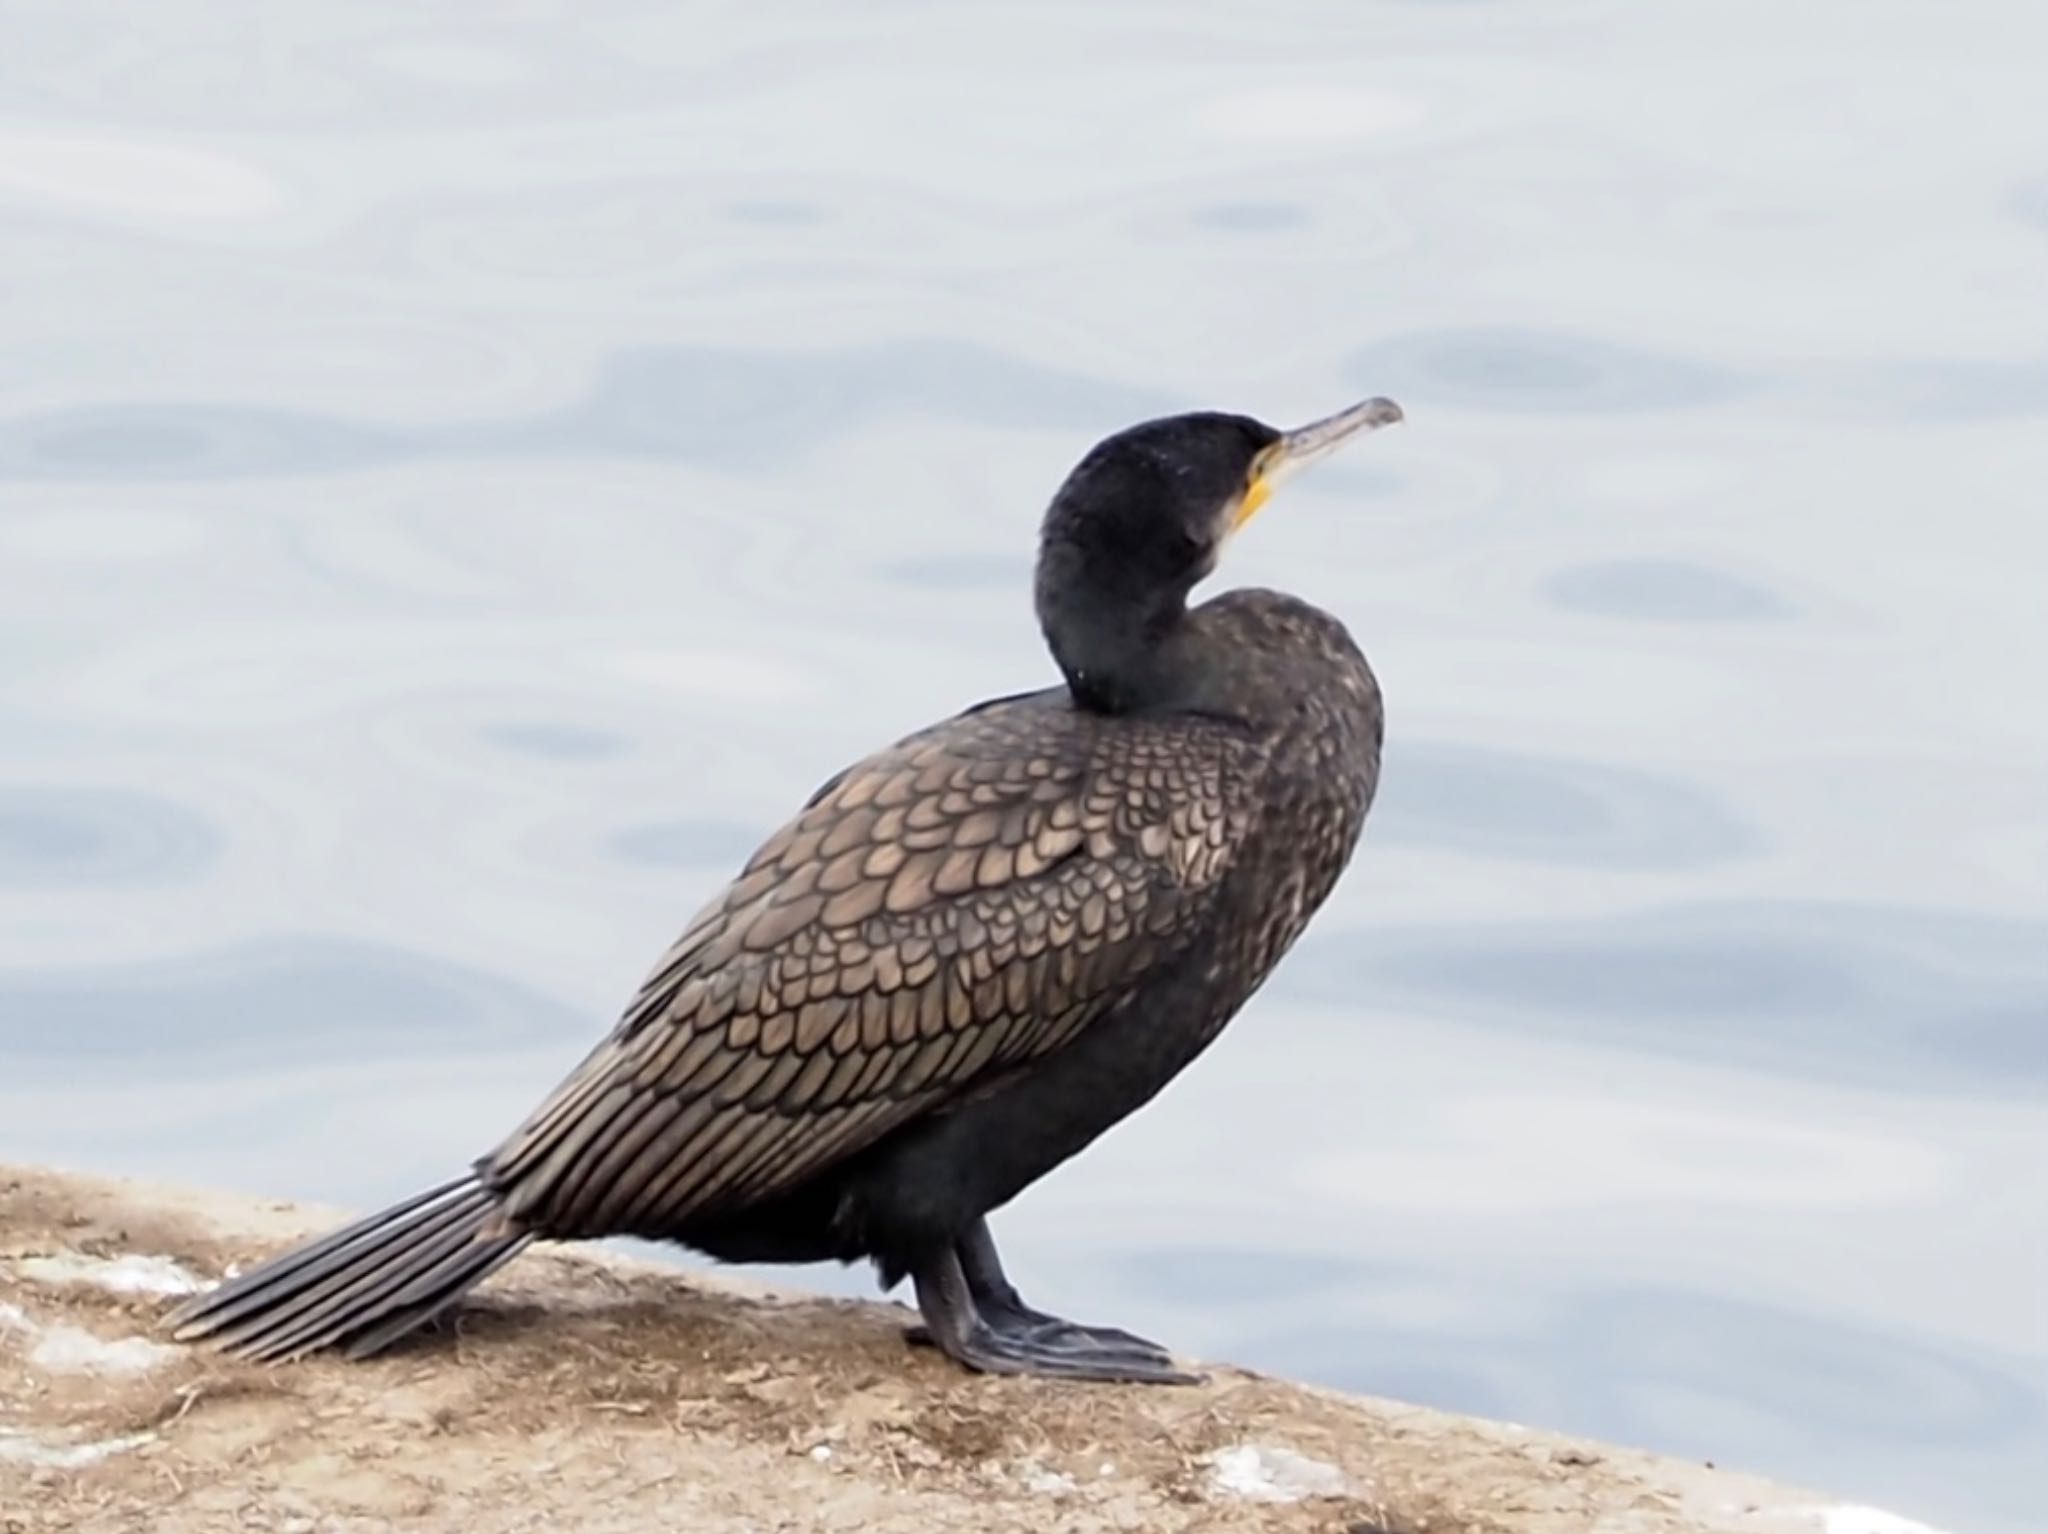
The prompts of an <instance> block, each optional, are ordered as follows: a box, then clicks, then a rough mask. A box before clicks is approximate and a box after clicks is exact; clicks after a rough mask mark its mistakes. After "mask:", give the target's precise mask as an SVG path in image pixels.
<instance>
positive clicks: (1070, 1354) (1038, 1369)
mask: <svg viewBox="0 0 2048 1534" xmlns="http://www.w3.org/2000/svg"><path fill="white" fill-rule="evenodd" d="M982 1234H983V1240H984V1242H985V1243H986V1245H987V1252H988V1255H989V1256H990V1257H993V1255H994V1251H995V1247H994V1244H993V1243H992V1242H987V1241H986V1227H983V1228H982ZM965 1244H966V1243H962V1245H965ZM910 1276H911V1282H912V1283H913V1284H914V1285H915V1287H916V1290H917V1308H918V1310H919V1311H920V1312H921V1313H922V1314H923V1316H924V1322H925V1340H928V1341H930V1342H931V1343H933V1344H934V1345H935V1346H937V1347H938V1349H939V1350H940V1351H941V1352H943V1353H945V1354H946V1356H947V1357H949V1358H952V1359H954V1360H956V1361H957V1362H959V1363H962V1364H965V1365H966V1366H967V1367H968V1368H970V1369H979V1370H981V1371H983V1372H985V1373H989V1374H1042V1375H1050V1376H1053V1377H1055V1378H1060V1379H1084V1380H1118V1381H1133V1382H1143V1383H1147V1384H1159V1385H1191V1384H1195V1383H1198V1382H1199V1380H1200V1378H1201V1376H1199V1375H1194V1374H1188V1373H1185V1372H1183V1371H1181V1370H1179V1369H1176V1368H1174V1367H1173V1364H1172V1362H1171V1360H1170V1359H1169V1358H1168V1357H1167V1355H1166V1352H1165V1350H1164V1349H1162V1348H1158V1347H1155V1346H1154V1345H1152V1344H1150V1343H1146V1342H1143V1341H1142V1340H1141V1339H1138V1338H1131V1337H1129V1336H1128V1334H1127V1333H1120V1332H1119V1333H1107V1332H1104V1333H1097V1332H1093V1331H1090V1330H1088V1329H1086V1328H1082V1327H1077V1326H1070V1325H1068V1324H1067V1323H1066V1322H1064V1321H1060V1320H1057V1319H1056V1318H1054V1317H1051V1316H1039V1315H1038V1313H1037V1312H1036V1311H1030V1310H1027V1309H1025V1308H1024V1307H1023V1305H1022V1304H1021V1302H1018V1301H1016V1299H1015V1296H1016V1291H1015V1290H1014V1289H1011V1288H1010V1287H1009V1285H1008V1284H1007V1282H1006V1281H1004V1280H1003V1279H1002V1269H1001V1267H1000V1266H997V1267H996V1268H995V1270H994V1276H995V1279H996V1280H997V1282H998V1283H1000V1284H1001V1285H1002V1288H1003V1289H1004V1290H1006V1291H1007V1293H1008V1296H1009V1299H1010V1301H1011V1303H1012V1305H1014V1307H1015V1308H1014V1309H1005V1308H1003V1307H1001V1306H1000V1305H999V1308H998V1311H997V1314H998V1315H1000V1316H1001V1317H1002V1319H1001V1320H1000V1321H997V1320H995V1319H993V1318H991V1317H990V1316H988V1315H985V1314H984V1313H983V1311H982V1309H981V1308H980V1305H979V1303H978V1302H977V1299H976V1296H975V1293H974V1285H973V1283H972V1281H970V1279H969V1278H968V1276H967V1269H966V1266H965V1264H964V1263H963V1262H962V1260H961V1249H960V1247H952V1248H948V1249H947V1250H945V1251H944V1252H941V1253H940V1254H939V1255H938V1256H937V1257H935V1258H933V1259H931V1260H930V1261H928V1262H925V1263H921V1264H919V1265H918V1266H916V1267H914V1268H912V1269H911V1274H910ZM982 1276H983V1277H987V1276H988V1275H987V1273H986V1271H985V1270H984V1271H983V1274H982ZM1024 1315H1029V1316H1032V1317H1035V1318H1036V1320H1034V1321H1025V1320H1023V1319H1022V1318H1021V1317H1022V1316H1024ZM1110 1336H1114V1337H1117V1338H1121V1339H1124V1340H1121V1341H1114V1342H1113V1341H1108V1340H1106V1338H1108V1337H1110ZM1133 1344H1136V1346H1133Z"/></svg>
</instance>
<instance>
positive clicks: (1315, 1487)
mask: <svg viewBox="0 0 2048 1534" xmlns="http://www.w3.org/2000/svg"><path fill="white" fill-rule="evenodd" d="M337 1217H338V1216H336V1215H335V1213H334V1212H332V1211H323V1210H316V1209H311V1208H306V1207H302V1206H295V1205H290V1204H279V1203H275V1202H262V1201H258V1200H253V1199H245V1198H236V1197H230V1196H226V1195H221V1194H215V1193H199V1192H193V1191H190V1190H184V1189H176V1188H164V1187H158V1186H152V1185H146V1184H142V1183H134V1182H126V1181H111V1180H108V1179H104V1178H94V1177H84V1176H77V1175H72V1174H67V1173H59V1172H53V1171H48V1170H44V1169H41V1168H34V1167H4V1166H0V1531H4V1534H28V1531H35V1534H43V1531H51V1534H54V1531H56V1530H60V1529H61V1530H78V1531H99V1530H117V1529H118V1530H126V1529H141V1528H149V1529H153V1530H157V1531H161V1534H189V1531H203V1530H215V1529H220V1530H228V1529H233V1530H268V1531H274V1534H355V1531H359V1530H360V1531H369V1530H381V1529H386V1528H394V1527H396V1528H404V1529H408V1530H421V1531H428V1534H437V1531H449V1534H453V1531H458V1530H459V1531H463V1534H495V1531H501V1530H535V1531H539V1530H555V1529H575V1530H578V1531H580V1534H627V1531H640V1530H648V1531H653V1530H664V1531H665V1530H677V1529H681V1530H689V1531H692V1534H741V1531H747V1534H769V1531H799V1530H801V1531H810V1530H841V1529H844V1530H855V1529H866V1530H872V1531H875V1534H931V1531H936V1530H950V1529H962V1530H968V1529H971V1530H975V1531H977V1534H979V1531H990V1534H999V1531H1029V1534H1050V1531H1059V1534H1069V1531H1073V1534H1090V1531H1097V1530H1145V1531H1148V1534H1150V1531H1181V1530H1188V1531H1196V1530H1200V1531H1209V1530H1216V1531H1234V1530H1247V1531H1249V1530H1261V1531H1263V1530H1303V1531H1310V1530H1313V1531H1331V1534H1411V1531H1424V1530H1426V1531H1432V1534H1438V1531H1440V1534H1453V1531H1465V1530H1469V1531H1499V1534H1508V1531H1513V1534H1565V1531H1572V1534H1584V1531H1588V1530H1596V1531H1613V1534H1880V1531H1881V1534H1931V1531H1928V1530H1925V1529H1923V1528H1922V1527H1921V1526H1919V1525H1916V1524H1912V1523H1910V1522H1908V1521H1906V1520H1903V1519H1894V1518H1891V1517H1890V1516H1889V1515H1886V1514H1882V1513H1878V1512H1875V1511H1874V1510H1871V1509H1866V1508H1857V1507H1853V1506H1846V1505H1842V1504H1839V1503H1832V1502H1829V1501H1828V1500H1827V1499H1824V1498H1821V1497H1817V1496H1813V1495H1810V1494H1805V1493H1798V1492H1790V1491H1786V1490H1784V1489H1783V1488H1780V1487H1776V1486H1772V1485H1769V1484H1767V1483H1765V1482H1763V1481H1760V1480H1757V1479H1755V1478H1752V1477H1747V1476H1741V1475H1735V1474H1730V1473H1727V1472H1724V1471H1716V1470H1709V1469H1707V1468H1704V1467H1701V1466H1695V1465H1688V1464H1681V1463H1677V1462H1674V1461H1671V1460H1668V1459H1660V1458H1658V1457H1656V1456H1653V1455H1648V1454H1643V1453H1639V1452H1636V1451H1633V1450H1627V1449H1620V1448H1614V1447H1611V1446H1608V1445H1604V1444H1590V1443H1585V1442H1580V1441H1573V1440H1566V1439H1561V1438H1557V1437H1554V1436H1551V1435H1548V1434H1544V1433H1540V1432H1535V1431H1530V1430H1524V1429H1521V1428H1516V1427H1510V1426H1507V1425H1505V1424H1498V1423H1488V1422H1480V1421H1475V1420H1472V1419H1469V1418H1461V1417H1455V1416H1450V1415H1447V1414H1445V1413H1441V1412H1434V1411H1425V1410H1422V1409H1419V1408H1416V1407H1411V1406H1402V1405H1398V1404H1396V1403H1394V1402H1390V1401H1378V1400H1369V1399H1362V1398H1357V1397H1348V1396H1341V1395H1337V1394H1335V1393H1332V1392H1328V1391H1322V1390H1314V1389H1309V1388H1307V1387H1304V1386H1300V1385H1294V1384H1289V1383H1287V1382H1285V1381H1281V1380H1274V1379H1268V1378H1264V1377H1261V1376H1259V1375H1256V1374H1251V1373H1247V1372H1244V1371H1242V1370H1237V1369H1231V1368H1216V1369H1214V1370H1213V1371H1212V1373H1211V1378H1210V1381H1209V1383H1208V1384H1206V1385H1203V1386H1199V1387H1188V1388H1174V1389H1145V1388H1115V1387H1102V1386H1075V1385H1058V1384H1049V1383H1045V1382H1041V1381H1033V1380H1007V1379H991V1378H981V1377H974V1376H969V1375H965V1374H962V1373H960V1372H959V1371H957V1370H956V1369H955V1368H953V1367H952V1366H951V1365H950V1364H947V1363H946V1362H944V1361H943V1360H941V1359H939V1358H937V1357H934V1356H933V1355H931V1354H930V1353H929V1352H927V1351H924V1350H914V1349H911V1348H909V1347H907V1346H906V1345H905V1343H904V1341H903V1337H902V1330H903V1327H904V1324H905V1321H906V1319H907V1315H906V1312H904V1311H902V1310H900V1309H896V1308H892V1307H889V1306H884V1305H876V1304H861V1303H853V1302H847V1301H838V1300H822V1299H796V1300H790V1299H776V1298H770V1297H768V1296H766V1295H765V1294H763V1293H761V1292H760V1291H756V1290H750V1289H748V1288H746V1287H744V1286H742V1285H739V1284H735V1283H732V1282H729V1281H724V1280H720V1279H717V1278H715V1277H714V1278H707V1277H705V1276H703V1275H700V1274H684V1273H681V1272H678V1271H675V1270H671V1269H666V1268H662V1267H658V1266H655V1265H652V1264H647V1263H636V1262H632V1261H627V1260H623V1259H618V1258H614V1257H610V1256H605V1255H595V1254H584V1253H579V1252H539V1253H530V1254H528V1255H527V1256H526V1257H523V1258H522V1259H521V1260H520V1261H519V1262H517V1263H515V1264H513V1265H512V1267H511V1268H509V1269H508V1270H506V1271H505V1272H504V1273H503V1274H501V1275H499V1276H498V1277H497V1278H496V1279H494V1280H492V1281H491V1282H490V1283H489V1284H487V1285H486V1286H485V1287H484V1288H483V1289H482V1290H481V1291H480V1292H479V1293H478V1295H477V1296H476V1297H475V1298H474V1299H473V1301H472V1302H471V1303H470V1304H469V1305H468V1306H466V1307H465V1308H464V1309H463V1310H461V1311H460V1312H459V1313H458V1315H457V1317H456V1319H455V1321H454V1322H453V1324H452V1325H450V1326H448V1327H446V1328H444V1329H443V1330H442V1331H440V1332H439V1333H437V1334H435V1335H431V1336H427V1337H424V1338H422V1339H420V1340H419V1341H417V1342H416V1343H414V1344H411V1345H408V1346H406V1347H404V1348H402V1349H400V1350H399V1351H397V1352H395V1353H393V1354H391V1355H389V1356H386V1357H382V1358H378V1359H375V1360H372V1361H370V1362H367V1363H348V1362H345V1361H342V1360H338V1359H333V1358H324V1357H323V1358H316V1359H312V1360H308V1361H305V1362H301V1363H297V1364H290V1365H282V1366H277V1367H263V1366H259V1365H249V1364H241V1363H236V1362H232V1361H229V1360H225V1359H222V1358H219V1357H216V1356H214V1355H211V1354H208V1353H204V1352H199V1351H194V1350H191V1349H186V1348H177V1347H172V1348H165V1347H162V1346H161V1345H160V1344H161V1342H162V1340H163V1339H162V1338H161V1337H160V1336H159V1335H158V1334H157V1328H156V1322H157V1320H158V1318H159V1317H160V1316H161V1315H162V1314H163V1313H164V1312H165V1311H166V1310H167V1309H168V1308H169V1307H170V1306H171V1305H173V1304H174V1303H176V1299H177V1297H178V1296H179V1295H180V1294H181V1293H184V1292H187V1291H189V1290H190V1288H191V1287H192V1286H193V1285H195V1284H201V1283H205V1282H210V1281H211V1280H212V1279H213V1278H214V1277H215V1276H217V1275H218V1274H219V1273H220V1272H222V1271H223V1270H224V1269H225V1268H226V1267H227V1266H228V1265H229V1264H231V1263H239V1264H247V1263H248V1262H250V1261H251V1260H252V1259H254V1258H256V1257H259V1256H261V1255H263V1254H265V1253H267V1252H269V1251H272V1250H274V1249H275V1248H277V1247H279V1246H281V1245H283V1244H285V1243H286V1242H288V1241H289V1240H290V1239H292V1238H293V1237H296V1236H299V1235H302V1234H306V1233H308V1232H310V1231H312V1230H314V1229H316V1228H320V1227H324V1226H326V1225H328V1224H330V1223H332V1222H333V1221H334V1220H335V1219H336V1218H337Z"/></svg>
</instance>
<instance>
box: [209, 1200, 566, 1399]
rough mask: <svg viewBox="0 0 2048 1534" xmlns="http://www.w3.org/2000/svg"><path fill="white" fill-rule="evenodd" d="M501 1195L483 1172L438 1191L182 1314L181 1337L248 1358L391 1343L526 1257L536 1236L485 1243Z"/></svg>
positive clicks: (285, 1259)
mask: <svg viewBox="0 0 2048 1534" xmlns="http://www.w3.org/2000/svg"><path fill="white" fill-rule="evenodd" d="M497 1212H498V1204H497V1200H496V1198H495V1197H493V1195H492V1194H491V1193H489V1192H488V1191H487V1190H486V1189H485V1188H484V1187H483V1186H482V1185H481V1184H480V1183H478V1182H477V1180H476V1179H475V1178H474V1177H465V1178H461V1179H459V1180H457V1181H455V1182H450V1183H443V1184H442V1185H441V1186H440V1187H438V1188H433V1189H429V1190H428V1191H427V1192H425V1193H422V1194H420V1195H418V1196H417V1197H415V1198H409V1199H407V1200H406V1201H405V1202H404V1203H401V1204H394V1205H392V1207H391V1208H389V1209H386V1210H384V1211H383V1212H382V1213H380V1214H373V1215H371V1216H370V1217H369V1218H368V1219H365V1220H358V1221H357V1222H356V1223H355V1224H353V1225H350V1226H347V1227H345V1228H343V1229H341V1230H338V1231H336V1232H334V1233H333V1234H332V1235H329V1236H323V1237H321V1238H320V1239H319V1240H317V1241H313V1242H309V1243H308V1244H307V1245H305V1246H302V1247H297V1248H294V1249H293V1250H292V1251H289V1252H286V1253H284V1254H283V1255H282V1256H280V1257H275V1258H273V1259H271V1260H270V1261H269V1262H266V1263H264V1264H263V1265H262V1266H261V1267H257V1268H253V1269H251V1270H250V1271H249V1272H247V1273H244V1274H242V1275H241V1276H240V1277H238V1278H231V1279H229V1280H227V1281H226V1282H225V1283H223V1284H221V1285H219V1286H218V1287H216V1288H214V1289H213V1290H211V1291H209V1292H208V1293H206V1294H202V1295H199V1296H198V1297H196V1298H194V1299H191V1300H188V1301H186V1303H185V1304H183V1305H181V1306H179V1307H178V1309H177V1310H176V1311H174V1312H172V1314H171V1317H170V1320H169V1325H170V1326H171V1327H172V1328H173V1335H175V1336H176V1337H177V1338H178V1339H179V1340H180V1341H192V1340H197V1339H200V1338H206V1339H209V1340H211V1341H212V1342H213V1343H214V1344H215V1345H216V1346H218V1347H220V1348H222V1349H223V1350H225V1351H227V1352H230V1353H238V1354H241V1355H243V1356H244V1357H248V1358H259V1359H285V1358H298V1357H300V1356H302V1355H304V1354H307V1353H312V1352H316V1351H318V1350H319V1349H321V1348H330V1347H340V1348H343V1349H345V1350H346V1351H347V1353H348V1355H349V1356H350V1357H351V1358H362V1357H366V1356H367V1355H369V1354H371V1353H375V1352H378V1351H379V1350H381V1349H383V1348H386V1347H389V1346H390V1345H391V1344H392V1343H393V1342H396V1341H397V1340H398V1339H399V1338H400V1337H403V1336H404V1335H405V1334H406V1333H407V1332H410V1331H412V1330H413V1329H414V1328H416V1327H419V1326H423V1325H425V1324H426V1323H427V1322H428V1321H430V1320H432V1319H433V1318H434V1317H435V1316H436V1315H438V1314H440V1313H441V1312H442V1311H443V1310H445V1309H447V1308H448V1306H450V1305H452V1304H454V1303H455V1301H456V1300H457V1299H458V1298H460V1296H461V1295H462V1294H463V1292H464V1291H465V1290H467V1289H469V1288H470V1287H471V1286H472V1285H474V1284H476V1283H478V1282H480V1281H481V1280H482V1279H484V1278H485V1277H486V1276H488V1275H489V1274H491V1273H493V1272H495V1271H497V1269H499V1268H501V1267H503V1266H504V1265H505V1264H506V1263H508V1262H510V1261H511V1260H512V1259H513V1258H514V1257H515V1256H517V1255H518V1254H519V1253H520V1252H521V1251H522V1250H523V1249H524V1248H525V1247H526V1245H527V1243H528V1242H530V1241H531V1240H532V1239H533V1237H532V1236H531V1235H528V1234H524V1233H515V1234H512V1235H492V1236H486V1235H484V1234H483V1233H482V1232H483V1230H484V1228H485V1226H486V1225H488V1224H489V1223H490V1221H491V1220H492V1217H493V1216H494V1215H496V1214H497Z"/></svg>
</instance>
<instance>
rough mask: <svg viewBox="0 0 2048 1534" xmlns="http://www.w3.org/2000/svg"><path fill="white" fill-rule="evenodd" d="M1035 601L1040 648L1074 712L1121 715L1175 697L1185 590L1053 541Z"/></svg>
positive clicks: (1041, 561)
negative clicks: (1150, 580) (1053, 664)
mask: <svg viewBox="0 0 2048 1534" xmlns="http://www.w3.org/2000/svg"><path fill="white" fill-rule="evenodd" d="M1037 598H1038V622H1039V626H1040V628H1042V629H1043V630H1044V631H1045V641H1046V644H1047V646H1048V647H1049V648H1050V649H1051V650H1052V658H1053V660H1054V661H1055V662H1057V663H1058V665H1059V668H1060V671H1061V673H1062V674H1063V675H1064V676H1065V677H1066V679H1067V688H1068V690H1069V691H1070V692H1072V693H1073V695H1074V701H1075V702H1076V703H1078V704H1080V705H1081V707H1083V708H1088V709H1094V710H1096V711H1098V712H1100V713H1105V714H1128V713H1133V712H1136V711H1137V710H1139V709H1143V708H1148V707H1155V706H1160V705H1164V704H1169V703H1171V702H1172V701H1173V700H1174V699H1175V698H1176V697H1177V696H1178V695H1179V694H1180V692H1181V691H1182V686H1181V683H1182V680H1183V678H1182V672H1183V670H1184V669H1185V667H1184V664H1183V657H1182V656H1181V653H1180V651H1181V646H1180V644H1179V643H1178V640H1179V639H1180V637H1181V631H1182V626H1183V625H1182V620H1183V619H1184V618H1185V617H1186V616H1187V590H1186V588H1185V587H1182V586H1179V585H1166V586H1162V585H1157V584H1152V583H1148V582H1145V581H1142V580H1139V579H1134V578H1133V576H1132V575H1131V574H1130V573H1129V572H1124V573H1121V574H1120V573H1119V572H1117V571H1115V570H1108V569H1105V568H1104V565H1103V562H1102V561H1100V560H1099V559H1090V558H1088V557H1086V556H1085V555H1084V554H1083V553H1082V551H1081V550H1079V549H1076V548H1074V547H1072V546H1071V545H1068V544H1065V543H1063V542H1058V541H1053V542H1048V544H1047V545H1046V547H1045V548H1044V550H1043V551H1042V552H1041V553H1040V555H1039V561H1038V580H1037Z"/></svg>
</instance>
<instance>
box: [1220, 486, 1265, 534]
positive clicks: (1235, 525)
mask: <svg viewBox="0 0 2048 1534" xmlns="http://www.w3.org/2000/svg"><path fill="white" fill-rule="evenodd" d="M1272 493H1273V487H1272V486H1271V485H1270V484H1268V483H1267V482H1266V481H1265V480H1263V479H1255V480H1253V481H1252V482H1251V484H1250V486H1249V487H1247V488H1246V490H1245V493H1244V499H1243V500H1241V501H1239V502H1238V503H1237V511H1236V513H1235V514H1234V515H1233V516H1232V517H1231V519H1230V530H1231V531H1232V532H1233V533H1234V532H1236V531H1237V530H1238V529H1239V528H1240V527H1243V526H1244V525H1245V523H1247V522H1249V521H1251V519H1252V517H1253V516H1254V515H1255V514H1256V513H1257V512H1258V509H1259V508H1260V507H1261V506H1263V505H1265V504H1266V499H1267V497H1268V496H1270V495H1272Z"/></svg>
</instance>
